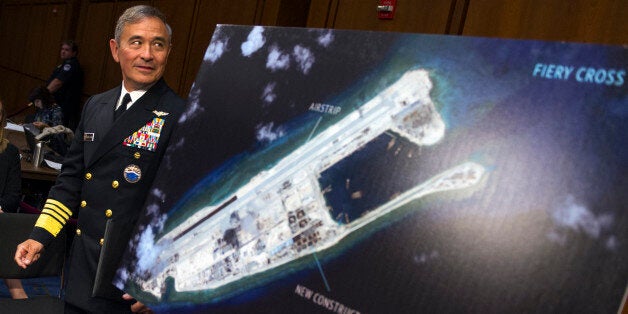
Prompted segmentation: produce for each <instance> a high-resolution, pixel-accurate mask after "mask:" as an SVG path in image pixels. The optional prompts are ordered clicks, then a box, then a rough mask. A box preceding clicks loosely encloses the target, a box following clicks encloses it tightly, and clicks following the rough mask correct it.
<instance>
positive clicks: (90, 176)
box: [85, 172, 92, 180]
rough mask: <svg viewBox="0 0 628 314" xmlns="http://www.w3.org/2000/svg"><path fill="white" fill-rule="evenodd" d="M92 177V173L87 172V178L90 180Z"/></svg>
mask: <svg viewBox="0 0 628 314" xmlns="http://www.w3.org/2000/svg"><path fill="white" fill-rule="evenodd" d="M91 178H92V174H91V173H89V172H88V173H86V174H85V179H87V180H89V179H91Z"/></svg>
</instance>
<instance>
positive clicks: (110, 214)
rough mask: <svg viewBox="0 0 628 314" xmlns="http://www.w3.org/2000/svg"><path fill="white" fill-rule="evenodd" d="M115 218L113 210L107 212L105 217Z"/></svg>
mask: <svg viewBox="0 0 628 314" xmlns="http://www.w3.org/2000/svg"><path fill="white" fill-rule="evenodd" d="M111 216H113V211H112V210H111V209H107V210H105V217H107V218H111Z"/></svg>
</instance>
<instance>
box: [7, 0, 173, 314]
mask: <svg viewBox="0 0 628 314" xmlns="http://www.w3.org/2000/svg"><path fill="white" fill-rule="evenodd" d="M171 36H172V31H171V29H170V27H169V26H168V24H166V22H165V19H164V16H163V14H162V13H161V12H159V11H158V10H157V9H155V8H153V7H150V6H135V7H132V8H129V9H127V10H126V11H125V12H124V13H123V14H122V15H121V16H120V18H119V19H118V23H117V25H116V30H115V39H111V40H110V42H109V46H110V48H111V54H112V55H113V58H114V59H115V61H116V62H118V63H119V64H120V68H121V69H122V79H123V81H122V85H121V86H118V87H116V88H114V89H112V90H109V91H107V92H104V93H102V94H98V95H95V96H93V97H91V98H90V99H88V101H87V102H86V104H85V106H84V109H83V113H82V116H81V121H80V122H79V125H78V128H77V130H76V136H75V140H74V142H73V143H72V145H71V147H70V149H69V151H68V154H67V156H66V160H65V162H64V163H63V167H62V169H61V173H60V175H59V177H58V178H57V182H56V184H55V186H54V187H53V188H52V189H51V190H50V192H49V198H48V199H47V200H46V203H45V205H44V208H43V210H42V214H41V215H40V217H39V219H38V220H37V223H36V224H35V227H34V228H33V231H32V233H31V235H30V237H29V239H28V240H26V241H24V242H23V243H21V244H20V245H18V248H17V251H16V253H15V261H16V262H17V263H18V265H20V266H21V267H23V268H26V267H27V266H28V265H30V264H31V263H33V262H34V261H35V260H37V258H38V257H39V254H40V253H41V251H42V249H43V248H45V247H46V244H48V243H49V242H50V241H51V240H52V239H53V237H55V236H56V235H57V234H58V233H59V232H61V231H62V229H63V227H64V225H65V224H66V222H67V220H68V219H69V218H70V217H71V216H72V214H73V213H74V212H75V211H77V210H78V211H79V215H78V223H77V230H76V235H75V237H74V241H73V245H72V250H71V256H70V261H69V262H70V267H69V275H68V279H67V284H66V288H65V290H66V291H65V301H66V312H69V313H85V312H89V313H129V312H131V311H132V312H138V311H140V310H141V311H145V310H146V309H147V308H146V307H145V306H144V305H143V304H141V303H139V302H135V300H133V299H132V298H131V297H130V296H128V295H124V296H123V292H122V291H120V290H118V289H117V288H115V287H114V286H113V285H112V284H111V283H110V282H111V280H110V279H109V280H106V285H107V289H108V290H109V291H110V293H105V294H104V295H102V294H99V293H94V292H93V287H94V279H95V276H96V271H97V268H98V262H99V255H100V252H101V247H102V246H103V245H104V244H105V241H106V237H105V229H106V226H107V225H108V224H111V225H114V224H115V226H116V230H125V229H126V230H128V229H133V228H134V226H135V223H136V222H137V219H138V216H139V214H140V212H141V210H142V209H143V203H144V200H145V197H146V194H147V193H148V190H149V188H150V186H151V183H152V181H153V178H154V177H155V174H156V172H157V169H158V166H159V163H160V161H161V159H162V156H163V154H164V152H165V150H166V147H167V146H168V142H169V140H170V135H171V133H172V131H173V128H174V127H175V124H176V123H177V120H178V119H179V116H180V115H181V113H182V112H183V109H184V101H183V100H182V99H181V98H179V97H178V96H177V95H176V94H175V93H174V91H172V90H171V89H170V88H169V87H168V86H167V85H166V83H165V82H164V80H163V79H162V76H163V73H164V70H165V67H166V62H167V59H168V54H169V53H170V43H171ZM127 95H128V96H130V101H129V100H128V99H127V100H125V98H129V97H128V96H127ZM114 114H115V115H116V116H118V117H117V118H114ZM113 242H120V243H122V244H121V245H119V248H118V251H123V250H125V249H126V245H127V243H128V239H124V240H123V241H112V243H109V242H108V243H106V244H107V245H114V246H115V245H116V244H119V243H113ZM108 262H109V263H111V261H108ZM111 264H114V265H115V266H111V267H114V268H115V267H116V266H117V263H111ZM107 289H105V290H107ZM123 297H124V298H123Z"/></svg>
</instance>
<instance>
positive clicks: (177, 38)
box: [0, 0, 628, 109]
mask: <svg viewBox="0 0 628 314" xmlns="http://www.w3.org/2000/svg"><path fill="white" fill-rule="evenodd" d="M377 3H378V1H377V0H368V1H367V0H250V1H245V0H211V1H209V0H152V1H128V0H0V42H2V43H4V44H5V46H4V47H3V48H4V49H0V73H1V74H2V76H1V77H0V96H1V97H2V98H3V100H4V101H5V103H6V104H7V108H8V109H13V108H11V106H16V108H17V106H19V105H18V104H20V103H25V99H26V95H27V94H28V91H29V90H30V89H31V88H33V87H34V86H36V85H39V84H42V83H43V82H44V81H45V80H46V79H47V78H48V76H49V75H50V72H51V71H52V69H53V67H54V66H56V65H57V64H58V63H59V44H60V42H61V41H62V40H64V39H75V40H76V41H77V43H78V44H79V47H80V53H79V61H80V62H81V65H82V66H83V69H84V71H85V89H84V96H85V97H87V96H89V95H92V94H95V93H99V92H102V91H104V90H106V89H108V88H111V87H114V86H116V85H118V84H119V83H120V80H121V74H120V67H119V65H118V64H117V63H115V62H114V61H113V58H112V57H111V53H110V51H109V44H108V42H109V39H110V38H112V37H113V32H114V27H115V22H116V19H117V17H118V16H119V14H120V13H121V12H122V11H123V10H124V9H126V8H128V7H130V6H133V5H136V4H151V5H154V6H156V7H158V8H160V10H162V11H163V12H164V14H165V15H166V17H167V19H168V22H169V24H170V25H171V26H172V28H173V31H174V33H173V50H172V52H171V54H170V57H169V61H168V67H167V70H166V73H165V78H166V81H167V82H168V84H169V85H170V86H171V87H172V88H173V89H175V91H177V92H178V93H179V94H180V95H181V96H183V97H186V96H187V93H188V92H189V89H190V86H191V85H192V83H193V82H194V80H195V78H196V72H197V71H198V68H199V66H200V64H201V62H202V59H203V55H204V53H205V49H206V48H207V46H208V44H209V41H210V39H211V36H212V34H213V31H214V28H215V26H216V24H243V25H277V26H297V27H298V26H307V27H324V28H336V29H361V30H375V31H396V32H418V33H433V34H460V35H472V36H495V37H506V38H532V39H544V40H567V41H582V42H594V43H611V44H626V43H628V22H627V21H628V1H625V0H573V1H563V0H511V1H503V0H443V1H433V0H397V8H396V11H395V17H394V18H393V19H392V20H380V19H378V18H377V11H376V6H377ZM85 97H84V98H85Z"/></svg>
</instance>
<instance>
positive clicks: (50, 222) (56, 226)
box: [35, 212, 63, 237]
mask: <svg viewBox="0 0 628 314" xmlns="http://www.w3.org/2000/svg"><path fill="white" fill-rule="evenodd" d="M35 227H40V228H44V229H46V231H48V232H50V234H52V235H53V236H55V237H56V236H57V234H59V231H61V229H62V228H63V225H62V224H61V223H59V221H58V220H57V219H55V218H54V217H52V216H50V215H49V214H48V213H46V212H42V214H41V215H39V218H37V222H36V223H35Z"/></svg>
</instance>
